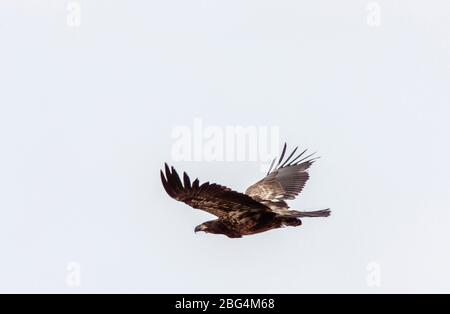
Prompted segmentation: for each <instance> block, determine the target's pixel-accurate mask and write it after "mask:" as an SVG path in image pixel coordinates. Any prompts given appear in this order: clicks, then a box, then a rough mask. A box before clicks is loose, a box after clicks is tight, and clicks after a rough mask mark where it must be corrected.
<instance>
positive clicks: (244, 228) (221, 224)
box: [161, 144, 330, 238]
mask: <svg viewBox="0 0 450 314" xmlns="http://www.w3.org/2000/svg"><path fill="white" fill-rule="evenodd" d="M296 150H297V148H295V149H294V151H293V152H292V153H291V154H290V156H289V157H288V158H287V159H286V160H284V161H283V158H284V155H285V153H286V144H285V145H284V148H283V152H282V153H281V156H280V158H279V161H278V163H277V165H276V166H275V168H274V169H273V170H272V167H273V165H274V163H275V160H276V159H274V161H273V162H272V165H271V166H270V169H269V172H268V173H267V176H266V177H265V178H263V179H262V180H260V181H258V182H257V183H255V184H253V185H252V186H250V187H249V188H248V189H247V190H246V191H245V194H243V193H239V192H236V191H233V190H231V189H230V188H227V187H225V186H221V185H218V184H214V183H213V184H210V183H209V182H206V183H203V184H201V185H200V184H199V180H198V179H196V180H194V181H193V182H192V183H191V181H190V179H189V176H188V175H187V174H186V173H184V174H183V182H182V181H181V179H180V177H179V176H178V173H177V172H176V171H175V169H174V168H173V167H172V168H171V169H170V168H169V166H168V165H167V164H166V165H165V173H163V171H161V181H162V184H163V186H164V189H165V190H166V192H167V193H168V194H169V195H170V196H171V197H172V198H174V199H176V200H178V201H181V202H184V203H186V204H188V205H189V206H191V207H193V208H198V209H201V210H204V211H206V212H209V213H211V214H213V215H215V216H217V217H218V219H215V220H211V221H207V222H205V223H203V224H201V225H198V226H197V227H196V228H195V231H196V232H197V231H205V232H208V233H215V234H224V235H226V236H228V237H230V238H240V237H242V236H244V235H251V234H255V233H260V232H264V231H268V230H271V229H277V228H280V227H284V226H299V225H301V223H302V222H301V220H300V218H301V217H327V216H329V214H330V211H329V210H328V209H326V210H319V211H312V212H300V211H296V210H290V209H289V206H288V205H287V203H286V202H285V200H288V199H294V198H295V197H296V196H297V195H298V194H299V193H300V192H301V191H302V189H303V187H304V185H305V183H306V181H307V180H308V178H309V175H308V172H307V170H308V168H309V167H310V166H311V164H312V163H313V162H314V161H315V158H313V159H309V158H310V157H311V156H312V155H309V156H307V157H304V158H302V159H300V157H301V156H302V155H303V154H304V153H305V152H306V151H303V152H302V153H301V154H300V155H298V156H297V157H296V158H294V159H292V160H291V158H292V156H293V155H294V153H295V152H296Z"/></svg>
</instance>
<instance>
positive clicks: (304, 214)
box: [282, 208, 331, 218]
mask: <svg viewBox="0 0 450 314" xmlns="http://www.w3.org/2000/svg"><path fill="white" fill-rule="evenodd" d="M330 214H331V210H330V209H329V208H327V209H322V210H315V211H310V212H302V211H298V210H290V211H288V212H287V213H285V214H283V215H282V216H283V217H296V218H302V217H328V216H330Z"/></svg>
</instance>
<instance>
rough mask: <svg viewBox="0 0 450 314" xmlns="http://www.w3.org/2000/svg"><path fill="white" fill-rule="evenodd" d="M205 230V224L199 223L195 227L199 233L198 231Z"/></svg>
mask: <svg viewBox="0 0 450 314" xmlns="http://www.w3.org/2000/svg"><path fill="white" fill-rule="evenodd" d="M203 230H205V228H204V226H202V225H198V226H197V227H195V229H194V232H195V233H197V232H199V231H203Z"/></svg>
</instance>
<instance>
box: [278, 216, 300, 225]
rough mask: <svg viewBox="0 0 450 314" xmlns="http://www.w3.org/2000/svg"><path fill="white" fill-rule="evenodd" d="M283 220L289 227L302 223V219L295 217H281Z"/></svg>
mask: <svg viewBox="0 0 450 314" xmlns="http://www.w3.org/2000/svg"><path fill="white" fill-rule="evenodd" d="M281 222H282V224H283V226H289V227H297V226H301V225H302V221H301V220H300V219H298V218H295V217H288V218H286V217H283V218H281Z"/></svg>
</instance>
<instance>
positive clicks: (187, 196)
mask: <svg viewBox="0 0 450 314" xmlns="http://www.w3.org/2000/svg"><path fill="white" fill-rule="evenodd" d="M171 170H172V171H171ZM161 181H162V184H163V186H164V189H165V190H166V192H167V194H169V195H170V196H171V197H172V198H174V199H176V200H177V201H180V202H184V203H186V204H188V205H189V206H192V207H194V208H197V209H201V210H204V211H206V212H208V213H210V214H213V215H215V216H217V217H223V216H226V215H227V214H228V213H230V212H232V211H260V210H269V208H268V207H267V206H265V205H263V204H261V203H260V202H258V201H256V200H254V199H253V198H251V197H250V196H248V195H245V194H242V193H239V192H236V191H233V190H231V189H230V188H227V187H225V186H222V185H218V184H215V183H212V184H210V183H209V182H205V183H203V184H202V185H200V184H199V181H198V179H195V180H194V181H193V182H192V183H191V180H190V179H189V176H188V175H187V174H186V172H184V173H183V182H181V179H180V177H179V176H178V173H177V172H176V170H175V168H174V167H171V169H169V166H168V165H167V164H165V175H164V173H163V171H162V170H161Z"/></svg>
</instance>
